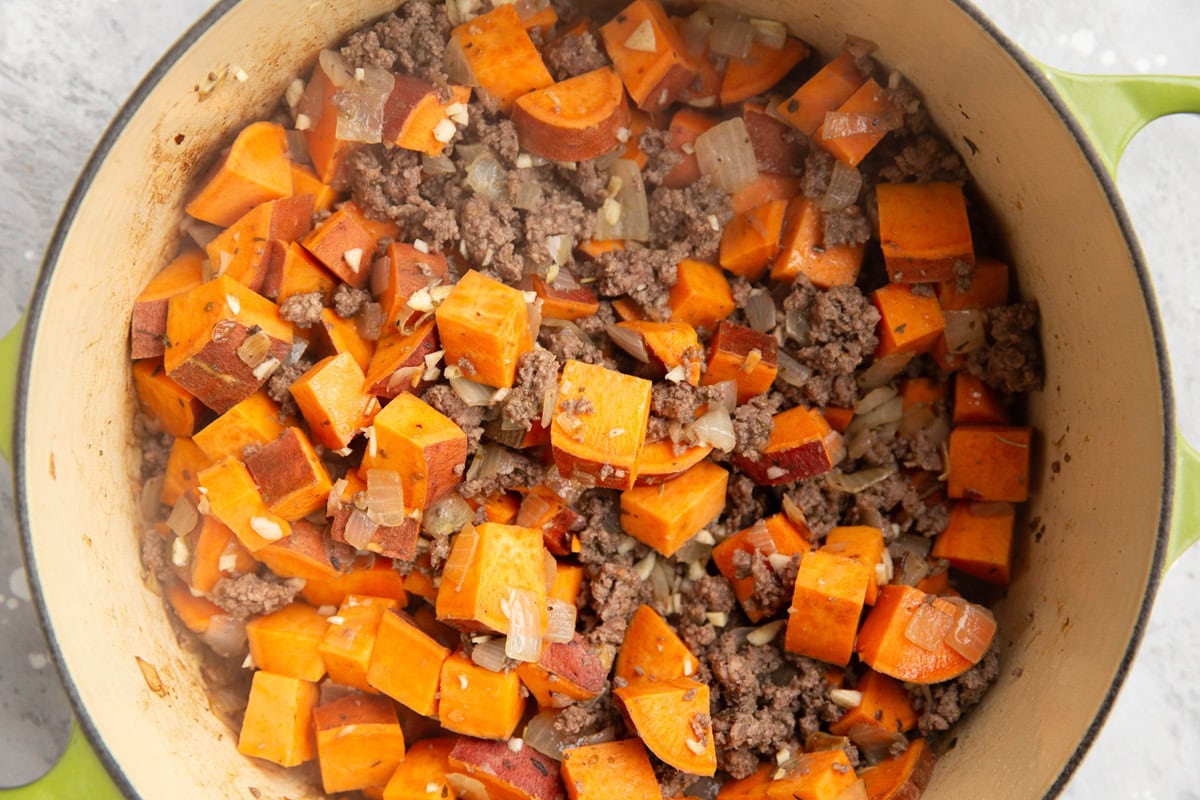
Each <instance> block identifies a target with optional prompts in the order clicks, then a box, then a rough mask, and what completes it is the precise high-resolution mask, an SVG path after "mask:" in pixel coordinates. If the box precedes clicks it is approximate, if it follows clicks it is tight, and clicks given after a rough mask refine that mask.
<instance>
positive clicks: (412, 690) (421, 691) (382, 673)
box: [367, 611, 450, 717]
mask: <svg viewBox="0 0 1200 800" xmlns="http://www.w3.org/2000/svg"><path fill="white" fill-rule="evenodd" d="M449 657H450V651H449V650H447V649H446V648H445V647H443V646H442V645H441V644H439V643H438V642H437V641H435V640H434V639H433V638H432V637H431V636H429V635H428V634H426V633H425V632H424V631H422V630H421V629H419V628H418V627H417V626H416V625H414V624H413V622H412V620H411V619H409V618H408V617H407V616H406V615H404V614H402V613H400V612H397V611H387V612H386V613H384V615H383V617H382V618H381V619H380V622H379V628H378V629H377V631H376V634H375V647H374V649H373V650H372V651H371V662H370V666H369V667H368V669H367V682H368V683H369V684H371V686H373V687H375V688H376V689H378V690H379V691H381V692H383V693H384V694H386V695H387V696H388V697H390V698H392V699H393V700H395V701H396V702H398V703H400V704H402V705H404V706H406V707H408V708H411V709H412V710H413V711H416V712H417V713H418V714H424V715H425V716H427V717H432V716H436V714H437V694H438V684H439V681H440V680H441V673H442V664H443V662H445V660H446V659H447V658H449Z"/></svg>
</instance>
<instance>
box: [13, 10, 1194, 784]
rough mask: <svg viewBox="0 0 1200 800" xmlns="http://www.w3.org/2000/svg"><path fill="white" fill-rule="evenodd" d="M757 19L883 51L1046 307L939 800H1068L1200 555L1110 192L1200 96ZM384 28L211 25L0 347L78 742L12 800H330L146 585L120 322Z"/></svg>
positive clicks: (898, 29)
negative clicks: (1009, 541) (242, 732)
mask: <svg viewBox="0 0 1200 800" xmlns="http://www.w3.org/2000/svg"><path fill="white" fill-rule="evenodd" d="M741 5H742V6H743V7H744V8H745V9H746V10H747V11H748V12H750V13H751V14H752V15H754V16H772V17H776V18H781V19H783V20H784V21H786V22H787V23H788V24H789V25H790V26H791V28H792V30H794V31H796V32H798V33H799V34H800V35H801V36H802V37H803V38H805V39H806V40H808V41H810V42H812V43H813V44H814V45H815V46H816V47H817V48H818V49H820V50H822V51H823V52H826V53H831V52H835V51H836V50H837V48H838V47H839V46H840V44H841V40H842V36H843V35H844V32H845V31H853V32H854V33H856V34H858V35H860V36H864V37H866V38H869V39H871V40H873V41H876V42H878V43H879V44H880V54H881V58H882V60H883V61H884V62H885V63H887V64H888V65H890V66H892V67H894V68H896V69H899V70H901V71H902V72H903V73H904V74H905V75H906V76H907V77H908V78H909V79H910V80H912V81H913V83H914V84H915V85H916V86H917V87H919V88H920V89H921V90H922V92H923V93H924V95H925V98H926V102H927V105H928V106H929V108H930V110H931V113H932V116H933V118H934V120H935V122H936V123H937V124H938V126H939V127H940V128H941V129H942V130H943V131H944V132H945V133H946V134H947V135H948V136H949V137H950V139H951V141H952V142H962V143H964V144H965V142H966V141H967V140H969V141H970V146H969V147H967V146H964V147H962V148H960V149H961V151H962V155H963V158H964V160H965V161H966V163H967V166H968V167H969V168H970V169H971V172H972V173H973V175H974V177H975V179H976V181H977V183H978V187H979V189H980V192H981V194H982V196H983V198H984V200H985V201H986V202H987V203H988V205H989V206H990V207H991V210H992V212H993V214H994V216H995V218H996V219H997V220H998V221H999V225H1000V228H1001V231H1002V233H1003V234H1004V236H1005V239H1006V241H1007V242H1008V244H1009V246H1010V251H1011V255H1012V260H1013V263H1014V264H1015V266H1016V268H1017V274H1018V279H1019V283H1020V288H1021V293H1022V294H1023V295H1024V296H1026V297H1032V298H1036V299H1037V300H1038V302H1039V304H1040V306H1041V310H1042V316H1043V327H1042V337H1043V343H1044V347H1045V355H1046V366H1047V384H1046V389H1045V391H1043V392H1041V393H1039V394H1037V395H1036V396H1035V397H1034V398H1032V401H1031V404H1030V415H1031V421H1032V423H1033V425H1034V426H1035V427H1036V429H1037V431H1038V434H1039V435H1038V440H1037V444H1036V447H1035V453H1034V472H1033V474H1034V477H1035V482H1036V487H1035V492H1034V499H1033V500H1032V501H1031V503H1030V509H1029V515H1030V518H1031V519H1037V520H1038V526H1039V531H1040V533H1041V535H1040V536H1039V537H1024V538H1023V540H1022V542H1021V543H1020V544H1019V546H1018V549H1017V553H1016V568H1015V579H1014V583H1013V586H1012V588H1011V590H1010V592H1009V593H1008V597H1007V598H1006V599H1005V600H1004V601H1003V602H1002V603H1001V604H1000V605H999V607H998V609H997V615H998V618H999V621H1000V625H1001V630H1002V632H1003V634H1002V635H1003V645H1004V648H1003V656H1002V659H1003V665H1002V667H1003V668H1002V669H1001V677H1000V679H999V680H998V682H997V684H996V686H995V687H994V688H993V690H992V692H991V694H990V695H989V696H988V698H987V700H986V701H985V702H984V703H983V704H981V705H980V706H979V707H978V708H977V709H975V710H974V712H973V713H972V714H971V715H970V716H969V717H968V718H967V719H966V720H965V721H964V722H963V724H961V725H960V727H959V729H958V730H957V746H956V747H955V748H954V749H952V750H951V751H950V752H949V753H947V754H946V755H945V756H944V757H943V758H942V759H941V761H940V762H939V765H938V768H937V770H936V771H935V773H934V777H933V781H932V783H931V784H930V786H929V788H928V790H927V793H926V795H925V796H926V797H927V798H928V799H929V800H949V799H951V798H964V797H990V798H998V797H1005V798H1037V797H1053V796H1055V795H1056V794H1058V793H1059V792H1060V791H1061V789H1062V787H1063V786H1064V785H1065V784H1066V782H1067V780H1068V779H1069V777H1070V775H1071V773H1072V772H1073V770H1074V769H1075V767H1076V766H1077V765H1078V763H1079V761H1080V759H1081V758H1082V757H1083V754H1084V753H1085V752H1086V750H1087V748H1088V746H1089V745H1090V744H1091V742H1092V741H1093V740H1094V739H1095V737H1096V735H1097V733H1098V731H1099V730H1100V727H1101V725H1102V723H1103V722H1104V719H1105V717H1106V715H1107V714H1108V711H1109V708H1110V707H1111V705H1112V703H1113V701H1114V698H1115V697H1116V694H1117V691H1118V689H1119V688H1120V686H1121V683H1122V681H1123V679H1124V677H1125V675H1126V672H1127V671H1128V669H1129V665H1130V662H1131V661H1132V659H1133V656H1134V652H1135V650H1136V648H1137V645H1138V643H1139V641H1140V640H1141V637H1142V633H1143V631H1144V629H1145V625H1146V619H1147V617H1148V615H1149V613H1150V607H1151V604H1152V601H1153V598H1154V593H1155V590H1156V588H1157V586H1158V581H1159V579H1160V577H1161V575H1162V573H1163V570H1164V569H1165V568H1166V567H1167V565H1168V564H1170V563H1171V562H1172V561H1173V560H1174V559H1175V558H1176V557H1178V555H1179V554H1180V553H1181V552H1183V551H1184V550H1185V549H1186V548H1187V547H1188V546H1190V545H1191V544H1192V543H1193V542H1194V541H1195V540H1196V538H1197V537H1198V536H1200V456H1198V455H1197V452H1196V451H1195V450H1194V449H1192V448H1191V447H1189V446H1188V445H1187V444H1186V443H1185V442H1183V441H1182V439H1180V438H1179V436H1178V435H1177V433H1176V430H1175V423H1174V419H1173V411H1172V399H1171V382H1170V369H1169V365H1168V361H1167V353H1166V347H1165V345H1164V342H1163V335H1162V329H1161V326H1160V324H1159V318H1158V312H1157V310H1156V307H1155V302H1154V296H1153V291H1152V289H1151V286H1150V278H1149V272H1148V271H1147V269H1146V266H1145V263H1144V261H1143V258H1142V254H1141V250H1140V248H1139V246H1138V243H1137V239H1136V237H1135V236H1134V233H1133V230H1132V228H1131V226H1130V223H1129V219H1128V216H1127V215H1126V212H1125V209H1124V208H1123V206H1122V205H1121V202H1120V199H1119V198H1118V196H1117V193H1116V189H1115V187H1114V183H1113V178H1112V173H1113V171H1114V170H1115V168H1116V164H1117V162H1118V160H1119V159H1120V157H1121V152H1122V150H1123V148H1124V147H1125V145H1126V144H1127V143H1128V141H1129V140H1130V138H1131V137H1132V136H1133V135H1134V134H1135V133H1136V132H1137V131H1138V130H1139V129H1140V128H1141V127H1142V126H1144V125H1145V124H1146V123H1148V122H1149V121H1151V120H1153V119H1155V118H1157V117H1160V116H1163V115H1165V114H1171V113H1177V112H1195V111H1200V79H1197V78H1185V77H1115V76H1085V75H1072V74H1067V73H1062V72H1058V71H1055V70H1051V69H1048V68H1046V67H1044V66H1042V65H1040V64H1037V63H1036V62H1034V61H1032V60H1031V59H1030V58H1029V57H1028V56H1027V55H1025V54H1024V53H1023V52H1022V51H1021V50H1020V49H1019V48H1017V47H1016V46H1015V45H1014V44H1013V43H1012V42H1010V41H1009V40H1008V39H1007V38H1005V37H1004V35H1003V34H1001V33H1000V32H999V31H998V30H996V29H995V27H994V26H993V25H992V24H991V23H989V22H988V21H987V20H986V19H985V18H984V17H983V16H982V15H981V14H980V13H979V12H978V11H977V10H976V9H974V8H973V7H972V6H970V5H968V4H967V3H966V2H963V1H962V0H906V2H905V3H903V14H902V15H901V14H899V13H898V12H897V8H896V4H895V3H894V2H891V0H805V2H798V0H784V2H780V1H779V0H744V1H743V2H742V3H741ZM391 6H392V3H391V2H389V1H387V0H347V2H343V3H336V4H335V3H319V4H309V5H307V6H305V7H304V8H305V10H304V12H303V13H302V14H300V13H296V9H297V8H298V6H296V5H295V4H294V3H290V2H287V0H240V2H233V1H232V0H226V2H221V3H219V4H218V5H217V6H215V7H214V8H213V9H212V10H211V11H210V12H209V13H208V14H206V15H205V16H204V17H203V18H202V19H201V20H200V21H199V22H197V23H196V25H195V26H194V27H193V28H192V29H191V30H189V31H188V32H187V33H186V34H185V35H184V37H183V38H182V39H181V40H180V41H179V42H178V43H177V44H176V45H175V46H174V47H172V48H171V50H170V51H169V52H168V53H167V54H166V56H164V58H163V59H162V60H161V61H160V62H159V63H158V64H157V65H156V66H155V67H154V69H153V70H152V71H151V72H150V74H149V75H148V76H147V78H146V79H145V80H144V81H143V82H142V84H141V85H140V86H139V87H138V89H137V91H136V92H134V94H133V96H132V97H131V98H130V100H129V101H128V102H127V103H126V104H125V106H124V107H123V108H122V109H121V111H120V113H119V114H118V115H117V118H116V120H115V121H114V122H113V124H112V125H111V126H110V127H109V129H108V131H107V132H106V133H105V134H104V137H103V139H102V140H101V141H100V144H99V146H98V147H97V149H96V152H95V153H94V154H93V156H92V158H91V160H90V161H89V162H88V164H87V167H86V168H85V169H84V172H83V175H82V176H81V177H80V179H79V182H78V184H77V185H76V187H75V190H74V192H73V193H72V194H71V197H70V199H69V201H68V203H67V206H66V209H65V211H64V212H63V215H62V219H61V220H60V221H59V224H58V228H57V230H56V231H55V234H54V237H53V239H52V240H51V242H50V246H49V249H48V251H47V254H46V259H45V262H44V264H43V266H42V271H41V274H40V277H39V279H38V282H37V288H36V290H35V293H34V296H33V299H32V302H31V304H30V310H29V312H28V315H27V317H26V319H25V321H24V342H23V344H22V342H21V334H22V332H21V331H20V330H16V331H13V332H12V333H10V334H9V335H8V336H7V337H6V338H5V339H4V341H3V343H2V344H0V370H2V372H3V375H2V376H0V436H2V439H3V441H2V449H3V453H4V455H5V456H6V457H8V458H11V459H12V460H13V464H14V467H15V469H14V475H15V489H16V498H17V508H18V517H19V527H20V535H21V539H22V544H23V547H24V552H25V557H26V563H27V566H28V569H29V575H30V584H31V586H32V588H33V593H34V597H35V602H36V605H37V608H38V612H39V614H40V616H41V621H42V624H43V626H44V629H45V632H46V637H47V640H48V642H49V646H50V650H51V652H52V653H53V654H54V658H55V661H56V663H57V665H58V668H59V670H60V672H61V674H62V676H63V680H64V683H65V685H66V688H67V691H68V693H69V695H70V697H71V700H72V702H73V704H74V709H75V713H76V718H77V720H78V725H77V726H76V728H75V730H74V731H73V732H72V735H71V739H70V743H69V745H68V748H67V751H66V753H65V754H64V756H63V757H62V759H61V761H60V762H59V763H58V765H57V766H56V767H55V768H54V769H53V770H52V771H51V772H50V773H49V774H48V775H46V776H45V777H44V778H42V779H41V780H39V781H37V782H36V783H34V784H31V785H29V786H26V787H22V788H18V789H12V790H7V791H0V797H3V798H5V800H17V799H18V798H19V799H20V800H35V799H37V800H49V798H55V799H56V800H63V799H64V798H90V799H91V800H105V799H106V798H110V797H113V798H115V797H120V796H129V797H141V798H147V799H148V800H158V799H159V798H164V797H171V798H172V799H173V800H200V799H201V798H203V799H204V800H211V799H212V798H249V797H255V798H267V799H268V800H270V799H271V798H283V797H288V798H292V800H298V799H299V798H305V797H319V796H321V794H320V791H319V790H318V789H317V788H315V786H314V784H313V783H312V782H311V777H312V775H311V773H310V774H308V775H307V776H305V775H304V774H300V775H297V774H295V773H286V772H284V771H283V770H279V769H275V768H273V767H271V766H270V765H264V764H260V763H254V762H252V761H251V760H249V759H246V758H243V757H242V756H240V755H238V754H237V752H236V750H235V741H234V737H233V736H232V735H231V734H230V732H229V730H228V729H226V728H224V727H223V725H222V723H220V722H219V721H218V720H217V718H216V717H215V716H214V715H213V714H212V713H210V711H209V710H208V704H207V700H206V698H205V694H204V690H203V686H202V685H201V683H200V679H199V675H198V670H197V669H196V665H195V664H194V663H193V662H192V661H191V660H190V658H189V657H188V656H186V655H185V654H184V653H183V652H182V650H181V649H180V648H179V646H178V645H177V643H176V641H175V637H174V634H173V633H172V631H171V628H170V626H169V624H168V622H167V619H166V615H165V614H164V612H163V609H162V605H161V602H160V600H159V598H158V597H157V596H156V595H154V594H153V593H152V592H150V591H149V590H148V589H146V588H145V587H144V586H143V585H142V582H141V580H140V579H139V570H140V565H139V556H138V546H137V539H138V528H139V524H138V522H137V520H138V511H137V497H136V489H135V482H134V478H135V476H136V475H137V474H138V453H139V451H138V448H137V446H136V443H135V441H134V436H133V430H132V424H131V420H132V417H133V402H132V397H133V390H132V383H131V378H130V370H129V361H128V347H129V344H128V334H127V332H128V329H129V309H130V308H131V306H132V301H133V299H134V297H135V296H136V294H137V292H138V290H139V289H140V287H141V286H142V285H143V284H144V283H145V281H146V280H147V279H148V278H149V276H150V275H152V274H153V273H154V272H155V271H156V270H157V269H158V268H159V267H160V266H161V265H162V264H163V263H164V259H165V258H166V257H167V256H168V255H169V254H170V252H171V250H172V248H173V247H174V245H175V242H176V238H177V236H178V225H179V222H180V220H181V219H182V215H183V211H182V209H183V203H184V198H185V197H186V195H187V193H188V191H189V189H190V187H192V186H193V185H194V183H195V180H196V179H197V178H198V176H199V175H200V172H201V171H202V170H203V168H204V166H205V161H206V157H207V154H210V153H212V152H214V151H215V150H216V149H217V148H219V147H220V146H222V145H223V144H225V143H227V142H228V139H229V135H230V133H229V132H230V131H232V130H236V129H237V127H238V126H240V125H241V124H244V123H245V122H248V121H250V120H252V119H255V118H260V117H262V116H265V115H266V114H267V113H268V111H269V109H270V108H271V107H272V106H273V104H274V103H275V102H276V99H277V98H278V97H279V96H280V95H281V94H282V92H283V90H284V89H285V88H286V86H287V85H288V83H289V82H290V81H291V80H292V78H293V77H295V76H296V75H297V74H299V73H300V72H301V70H302V69H303V68H304V67H305V66H306V65H307V64H311V62H312V60H313V57H314V55H315V53H316V52H317V51H318V50H319V49H320V48H321V47H322V46H324V45H327V44H329V43H332V42H334V41H336V40H338V39H339V38H340V37H342V36H343V35H344V34H345V33H347V32H348V31H350V30H353V29H354V28H357V27H359V26H360V25H362V24H363V23H365V22H366V21H368V20H370V19H373V18H375V17H378V16H381V15H382V14H384V13H386V12H387V11H389V10H390V7H391ZM930 42H936V43H937V46H936V47H930V46H929V43H930ZM230 64H236V65H238V66H240V67H241V68H242V69H244V70H245V71H246V72H247V73H248V75H249V76H250V80H248V81H245V82H238V81H224V82H222V83H221V84H219V85H218V86H217V87H216V88H215V89H214V90H213V91H212V92H211V94H208V95H206V96H205V97H203V98H201V97H200V96H199V95H198V94H197V92H196V91H195V87H196V85H197V84H198V83H200V82H201V81H202V79H203V77H204V76H206V75H207V74H208V73H209V72H210V71H211V70H213V69H214V67H220V66H226V65H230ZM68 332H69V333H68ZM1052 464H1057V467H1058V468H1057V469H1051V465H1052ZM79 598H87V602H86V603H83V602H79ZM147 665H148V666H150V667H152V668H153V673H152V674H153V675H155V679H154V680H149V681H148V680H147V678H146V675H147V672H146V670H145V669H144V668H145V667H146V666H147ZM1018 667H1019V668H1020V670H1019V671H1018V670H1016V668H1018ZM1018 672H1019V673H1020V676H1021V677H1020V678H1019V679H1018V678H1017V677H1016V674H1017V673H1018ZM306 777H307V778H309V780H306V779H305V778H306Z"/></svg>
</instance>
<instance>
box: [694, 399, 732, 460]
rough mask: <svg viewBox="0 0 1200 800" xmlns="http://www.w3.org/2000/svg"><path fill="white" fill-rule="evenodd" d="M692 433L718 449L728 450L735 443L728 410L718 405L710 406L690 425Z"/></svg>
mask: <svg viewBox="0 0 1200 800" xmlns="http://www.w3.org/2000/svg"><path fill="white" fill-rule="evenodd" d="M691 428H692V433H694V434H695V436H696V438H697V439H698V440H699V441H700V442H702V443H704V444H710V445H712V446H713V447H715V448H716V449H718V450H724V451H725V452H727V453H728V452H730V451H731V450H733V448H734V445H736V444H737V436H735V435H734V433H733V420H732V419H730V417H729V412H728V411H726V410H725V409H724V408H722V407H720V406H716V407H713V408H710V409H709V410H708V411H707V412H706V413H705V414H704V415H703V416H702V417H700V419H698V420H696V421H695V422H693V423H692V425H691Z"/></svg>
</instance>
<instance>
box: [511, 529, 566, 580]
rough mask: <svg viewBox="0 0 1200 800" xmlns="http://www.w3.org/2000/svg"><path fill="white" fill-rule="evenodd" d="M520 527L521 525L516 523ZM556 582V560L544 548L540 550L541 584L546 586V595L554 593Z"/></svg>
mask: <svg viewBox="0 0 1200 800" xmlns="http://www.w3.org/2000/svg"><path fill="white" fill-rule="evenodd" d="M517 524H518V525H520V524H521V523H519V522H518V523H517ZM557 580H558V560H557V559H556V558H555V557H554V554H553V553H551V552H550V551H549V550H547V549H546V548H544V547H543V548H542V583H544V584H545V585H546V594H547V596H549V594H550V592H552V591H554V583H555V581H557Z"/></svg>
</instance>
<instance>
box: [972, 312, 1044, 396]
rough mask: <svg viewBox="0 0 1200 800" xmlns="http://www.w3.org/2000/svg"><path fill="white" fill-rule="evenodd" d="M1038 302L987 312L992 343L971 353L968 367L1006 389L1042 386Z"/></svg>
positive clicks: (988, 382)
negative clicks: (1038, 335)
mask: <svg viewBox="0 0 1200 800" xmlns="http://www.w3.org/2000/svg"><path fill="white" fill-rule="evenodd" d="M1037 323H1038V307H1037V304H1036V303H1017V304H1015V305H1010V306H1003V307H1001V308H993V309H990V310H989V311H988V312H987V334H988V342H989V343H988V346H987V347H984V348H982V349H980V350H976V351H974V352H973V353H971V354H970V355H968V356H967V369H968V370H970V372H971V374H972V375H974V376H975V377H977V378H979V379H981V380H983V381H984V382H985V383H987V384H988V385H989V386H992V387H994V388H996V389H1000V390H1001V391H1005V392H1013V393H1016V392H1031V391H1034V390H1036V389H1041V388H1042V381H1043V377H1042V353H1041V346H1040V345H1039V343H1038V337H1037Z"/></svg>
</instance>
